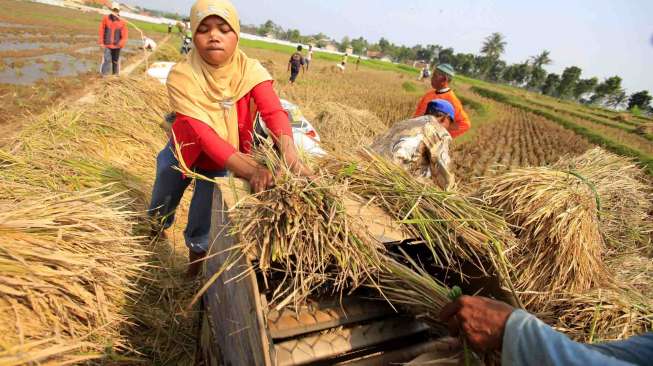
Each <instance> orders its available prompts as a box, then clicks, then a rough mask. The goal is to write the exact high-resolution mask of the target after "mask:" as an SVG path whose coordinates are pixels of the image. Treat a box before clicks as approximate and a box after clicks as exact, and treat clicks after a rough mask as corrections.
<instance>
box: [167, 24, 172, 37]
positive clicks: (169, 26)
mask: <svg viewBox="0 0 653 366" xmlns="http://www.w3.org/2000/svg"><path fill="white" fill-rule="evenodd" d="M170 33H172V23H168V34H170Z"/></svg>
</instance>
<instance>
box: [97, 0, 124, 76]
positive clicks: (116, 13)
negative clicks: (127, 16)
mask: <svg viewBox="0 0 653 366" xmlns="http://www.w3.org/2000/svg"><path fill="white" fill-rule="evenodd" d="M99 36H100V38H99V40H98V43H99V44H100V48H102V49H103V50H104V57H103V59H102V66H101V67H100V72H101V73H102V75H108V74H109V70H110V69H112V71H113V74H114V75H118V73H119V72H120V49H122V48H123V47H125V44H126V43H127V24H126V23H125V21H124V20H122V19H120V4H118V3H117V2H114V3H113V4H111V14H109V15H105V16H104V17H102V23H100V31H99Z"/></svg>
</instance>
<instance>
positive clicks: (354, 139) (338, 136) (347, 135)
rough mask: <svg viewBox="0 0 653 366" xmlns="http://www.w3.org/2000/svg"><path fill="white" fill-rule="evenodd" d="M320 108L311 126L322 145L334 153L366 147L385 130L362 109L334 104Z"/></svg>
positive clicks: (370, 114)
mask: <svg viewBox="0 0 653 366" xmlns="http://www.w3.org/2000/svg"><path fill="white" fill-rule="evenodd" d="M320 108H321V110H320V112H318V114H317V117H316V118H315V119H314V120H313V125H314V126H315V128H316V129H317V130H318V131H319V133H320V138H321V139H322V144H323V145H324V146H325V147H326V148H328V149H331V150H334V151H347V150H351V148H352V147H358V146H367V145H369V144H371V143H372V141H374V137H375V136H376V135H377V134H380V133H382V132H384V131H385V130H386V129H387V126H386V125H385V124H384V123H383V122H382V121H381V120H380V119H379V117H377V116H376V115H374V114H373V113H372V112H370V111H367V110H364V109H355V108H352V107H349V106H347V105H345V104H341V103H335V102H326V103H323V104H320Z"/></svg>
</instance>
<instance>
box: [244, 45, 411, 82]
mask: <svg viewBox="0 0 653 366" xmlns="http://www.w3.org/2000/svg"><path fill="white" fill-rule="evenodd" d="M240 45H241V46H243V47H251V48H258V49H263V50H271V51H277V52H283V53H286V54H288V55H291V54H292V53H293V52H295V51H296V48H295V47H293V46H286V45H282V44H276V43H268V42H264V41H258V40H251V39H241V40H240ZM313 58H315V59H318V60H324V61H332V62H334V63H338V62H340V60H341V59H342V56H340V55H335V54H331V53H324V52H320V51H315V52H313ZM356 58H357V57H356V56H350V57H349V64H350V65H352V64H354V62H355V61H356ZM360 65H361V66H362V67H368V68H371V69H375V70H382V71H395V72H400V73H404V74H409V75H414V76H417V74H418V72H419V70H417V69H416V68H414V67H412V66H408V65H403V64H393V63H391V62H385V61H380V60H361V63H360Z"/></svg>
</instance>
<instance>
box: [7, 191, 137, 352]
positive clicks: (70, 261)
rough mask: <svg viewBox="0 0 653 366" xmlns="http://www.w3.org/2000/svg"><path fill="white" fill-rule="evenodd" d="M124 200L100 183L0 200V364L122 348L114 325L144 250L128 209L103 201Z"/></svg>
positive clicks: (117, 202)
mask: <svg viewBox="0 0 653 366" xmlns="http://www.w3.org/2000/svg"><path fill="white" fill-rule="evenodd" d="M3 184H5V183H4V182H3ZM6 184H7V185H11V183H10V182H6ZM109 202H110V203H111V204H109ZM126 202H127V200H126V199H125V197H123V196H121V195H115V194H114V195H109V194H108V193H107V191H106V189H98V190H90V191H84V192H79V193H74V194H61V195H54V196H50V197H46V198H39V199H33V198H32V199H30V198H25V199H23V200H21V201H7V200H3V201H0V268H2V270H1V271H0V283H1V284H2V285H0V318H2V319H3V321H2V322H1V323H0V345H1V346H0V363H2V364H5V362H6V364H22V363H29V362H46V361H55V360H56V361H61V362H63V361H70V360H83V359H84V357H88V358H93V357H100V356H101V355H102V354H103V353H104V352H105V351H106V350H105V348H106V347H107V346H109V347H112V348H114V349H116V350H120V349H123V350H124V349H125V348H127V347H128V345H127V344H126V343H125V340H124V339H123V336H122V335H121V334H120V332H119V329H120V326H122V325H123V324H122V323H123V322H125V321H126V320H127V314H126V313H125V309H124V305H125V303H126V302H127V299H128V297H129V296H130V294H131V293H133V291H134V290H135V289H134V287H133V284H134V282H133V280H134V278H136V277H137V276H140V274H141V271H142V268H141V267H142V264H141V263H139V262H140V260H141V258H143V257H144V256H145V255H146V253H145V252H144V251H142V250H139V249H138V248H137V242H136V239H137V238H135V237H132V236H131V231H132V225H133V222H132V220H133V214H132V213H130V212H127V211H125V210H120V209H114V208H110V207H111V206H115V205H117V206H121V205H123V206H124V205H125V204H126ZM57 350H59V351H57ZM80 354H81V355H83V356H82V357H81V358H80Z"/></svg>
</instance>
